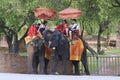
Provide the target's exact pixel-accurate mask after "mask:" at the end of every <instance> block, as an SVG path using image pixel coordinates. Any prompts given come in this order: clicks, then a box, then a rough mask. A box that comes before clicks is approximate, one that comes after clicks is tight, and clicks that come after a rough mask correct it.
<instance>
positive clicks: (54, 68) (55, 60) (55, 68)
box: [51, 54, 59, 74]
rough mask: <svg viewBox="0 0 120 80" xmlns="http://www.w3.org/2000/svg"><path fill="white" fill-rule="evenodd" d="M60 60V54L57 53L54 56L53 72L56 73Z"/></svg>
mask: <svg viewBox="0 0 120 80" xmlns="http://www.w3.org/2000/svg"><path fill="white" fill-rule="evenodd" d="M58 61H59V56H58V54H55V55H54V57H53V65H52V71H51V74H55V72H56V71H57V64H58Z"/></svg>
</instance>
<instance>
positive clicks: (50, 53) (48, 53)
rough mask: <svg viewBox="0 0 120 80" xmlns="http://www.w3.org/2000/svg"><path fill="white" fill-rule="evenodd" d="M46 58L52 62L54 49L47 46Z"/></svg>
mask: <svg viewBox="0 0 120 80" xmlns="http://www.w3.org/2000/svg"><path fill="white" fill-rule="evenodd" d="M45 58H46V59H48V60H50V59H51V58H52V49H51V48H49V47H48V46H47V45H45Z"/></svg>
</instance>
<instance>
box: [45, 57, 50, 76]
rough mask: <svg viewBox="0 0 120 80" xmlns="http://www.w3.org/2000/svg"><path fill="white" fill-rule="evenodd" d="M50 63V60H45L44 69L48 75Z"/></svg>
mask: <svg viewBox="0 0 120 80" xmlns="http://www.w3.org/2000/svg"><path fill="white" fill-rule="evenodd" d="M48 63H49V60H48V59H46V58H45V67H44V71H45V74H48V72H47V68H48Z"/></svg>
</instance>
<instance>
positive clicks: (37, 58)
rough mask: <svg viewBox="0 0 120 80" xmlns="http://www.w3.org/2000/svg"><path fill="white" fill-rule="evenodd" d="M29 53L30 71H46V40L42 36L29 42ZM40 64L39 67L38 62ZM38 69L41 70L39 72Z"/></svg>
mask: <svg viewBox="0 0 120 80" xmlns="http://www.w3.org/2000/svg"><path fill="white" fill-rule="evenodd" d="M27 53H28V72H29V73H33V74H38V73H40V74H44V73H45V59H44V57H45V46H44V41H43V40H42V39H40V38H35V39H33V40H32V41H31V42H29V43H28V44H27ZM39 63H40V66H39V68H38V64H39ZM38 70H39V71H40V72H38Z"/></svg>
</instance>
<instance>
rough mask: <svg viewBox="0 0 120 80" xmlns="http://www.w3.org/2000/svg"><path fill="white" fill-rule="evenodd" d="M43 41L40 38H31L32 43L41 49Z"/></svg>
mask: <svg viewBox="0 0 120 80" xmlns="http://www.w3.org/2000/svg"><path fill="white" fill-rule="evenodd" d="M43 43H44V41H43V40H42V39H40V38H35V39H33V40H32V45H33V46H34V47H36V48H38V49H41V46H42V45H43Z"/></svg>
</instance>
